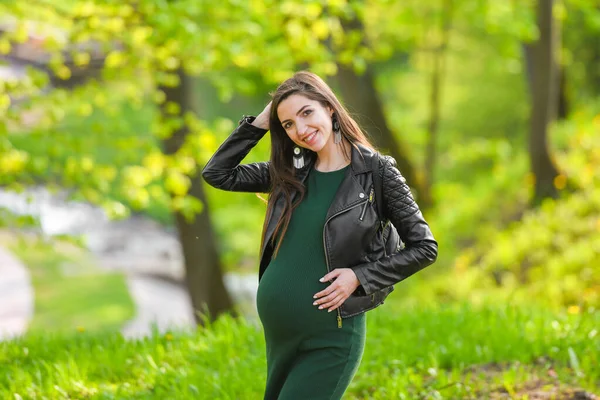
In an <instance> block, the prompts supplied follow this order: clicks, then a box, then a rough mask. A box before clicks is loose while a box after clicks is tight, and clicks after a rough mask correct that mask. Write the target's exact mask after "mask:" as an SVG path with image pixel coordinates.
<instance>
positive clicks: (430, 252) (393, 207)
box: [351, 156, 438, 295]
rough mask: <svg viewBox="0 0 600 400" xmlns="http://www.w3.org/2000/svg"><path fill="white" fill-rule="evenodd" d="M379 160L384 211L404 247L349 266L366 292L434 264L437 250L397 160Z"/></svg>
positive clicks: (383, 158)
mask: <svg viewBox="0 0 600 400" xmlns="http://www.w3.org/2000/svg"><path fill="white" fill-rule="evenodd" d="M382 161H383V162H385V163H387V165H386V167H385V169H384V168H383V165H382V164H380V169H379V174H380V175H381V174H383V177H382V178H383V179H382V185H383V190H382V191H383V193H382V196H383V212H384V214H385V216H386V217H387V218H389V220H390V222H391V223H392V224H394V226H395V227H396V229H397V230H398V234H399V235H400V239H402V241H403V242H404V243H405V247H404V248H403V249H402V250H400V251H399V252H397V253H394V254H390V255H387V256H385V257H382V258H380V259H379V260H376V261H373V262H368V263H364V264H359V265H356V266H353V267H351V268H352V270H353V271H354V273H355V274H356V277H357V278H358V280H359V281H360V284H361V286H362V287H363V289H364V291H365V292H366V294H367V295H369V294H371V293H374V292H376V291H378V290H381V289H383V288H385V287H388V286H391V285H394V284H396V283H398V282H400V281H402V280H404V279H406V278H408V277H409V276H411V275H413V274H414V273H416V272H418V271H420V270H422V269H423V268H425V267H427V266H428V265H431V264H433V263H434V262H435V260H436V259H437V252H438V244H437V242H436V240H435V239H434V237H433V234H432V233H431V230H430V229H429V225H428V224H427V222H426V221H425V219H424V218H423V214H422V213H421V211H420V210H419V206H418V205H417V203H416V202H415V200H414V199H413V196H412V194H411V192H410V188H409V187H408V185H407V184H406V179H405V178H404V177H403V176H402V174H401V173H400V171H398V169H397V168H396V161H395V160H394V159H393V158H391V157H389V156H386V157H382ZM384 171H385V173H384Z"/></svg>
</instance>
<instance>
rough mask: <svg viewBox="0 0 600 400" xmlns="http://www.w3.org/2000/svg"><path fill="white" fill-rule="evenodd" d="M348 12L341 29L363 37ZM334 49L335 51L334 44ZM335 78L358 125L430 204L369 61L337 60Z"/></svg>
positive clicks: (359, 24)
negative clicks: (389, 119) (388, 114)
mask: <svg viewBox="0 0 600 400" xmlns="http://www.w3.org/2000/svg"><path fill="white" fill-rule="evenodd" d="M351 15H352V17H350V18H349V19H343V20H342V29H343V30H344V31H345V33H346V35H349V36H351V35H355V36H359V37H361V38H363V39H366V38H365V36H364V34H363V32H364V29H365V28H364V25H363V23H362V22H361V20H360V18H359V17H358V16H357V15H356V14H354V13H353V14H351ZM362 45H363V46H369V44H368V43H367V42H366V40H363V43H362ZM334 51H336V50H335V48H334ZM352 61H354V60H352ZM357 69H362V71H357ZM335 78H336V81H337V86H338V87H339V89H340V91H341V93H342V97H343V99H344V102H345V104H346V106H348V108H349V109H350V110H351V112H352V113H353V114H355V115H356V117H357V118H358V120H359V121H360V125H361V127H362V128H363V129H364V130H365V131H366V132H367V133H368V134H369V136H370V137H372V138H373V139H374V142H375V143H374V144H375V145H376V146H377V147H379V148H381V149H382V150H384V151H385V152H388V153H389V154H390V155H391V156H392V157H394V158H395V159H396V162H397V163H398V168H399V169H400V171H402V174H403V175H404V177H405V178H406V181H407V183H408V185H409V186H411V187H413V188H414V190H415V196H416V197H417V198H418V199H419V204H420V205H421V207H423V208H427V207H428V206H431V204H432V202H433V201H432V198H431V194H430V192H429V191H427V190H426V188H425V187H424V186H423V183H422V181H421V180H419V179H418V178H417V176H418V175H417V173H416V169H415V167H414V165H413V163H412V161H411V159H412V157H411V155H410V152H409V151H408V149H407V148H406V145H404V144H403V143H402V140H401V139H398V138H397V137H396V136H395V135H394V133H393V132H392V131H391V129H390V127H389V125H388V123H387V121H386V117H385V114H384V111H383V107H382V103H381V100H380V97H379V94H378V92H377V89H376V87H375V77H374V70H373V64H371V63H367V64H363V65H362V67H358V68H356V67H355V66H354V65H353V63H350V64H349V63H344V62H343V61H338V66H337V74H336V76H335Z"/></svg>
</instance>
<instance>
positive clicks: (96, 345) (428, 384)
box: [0, 302, 600, 399]
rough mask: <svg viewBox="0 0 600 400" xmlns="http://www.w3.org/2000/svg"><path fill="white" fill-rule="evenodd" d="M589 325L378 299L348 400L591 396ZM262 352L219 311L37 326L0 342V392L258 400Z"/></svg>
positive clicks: (594, 332)
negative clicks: (163, 320) (162, 330)
mask: <svg viewBox="0 0 600 400" xmlns="http://www.w3.org/2000/svg"><path fill="white" fill-rule="evenodd" d="M599 326H600V314H599V313H598V312H597V311H595V310H593V309H589V310H576V311H574V310H571V312H570V313H569V312H550V311H547V310H545V309H542V308H535V307H516V306H511V305H506V304H494V305H486V306H480V307H473V306H471V305H468V304H455V305H446V306H441V305H440V306H438V307H427V308H412V309H411V308H402V307H399V306H396V305H395V304H394V302H391V304H387V303H386V305H384V306H382V307H379V308H378V309H376V310H373V311H370V312H369V313H368V326H367V329H368V339H367V347H366V350H365V354H364V357H363V361H362V364H361V366H360V368H359V370H358V373H357V375H356V376H355V378H354V380H353V382H352V384H351V386H350V388H349V390H348V392H347V396H346V398H348V399H392V398H403V399H417V398H423V399H435V398H454V399H456V398H461V399H462V398H473V399H478V398H496V397H497V398H501V396H506V395H509V396H510V398H527V397H525V396H526V394H529V395H530V394H531V393H533V391H544V392H546V393H555V395H556V396H558V393H559V392H560V393H562V394H563V395H564V394H565V393H567V392H571V393H573V392H575V391H576V390H586V391H588V392H592V393H593V392H596V393H598V387H599V386H600V369H599V368H598V365H599V364H600V340H598V337H599V336H598V334H599V333H598V327H599ZM264 351H265V347H264V339H263V333H262V330H261V329H260V327H258V326H256V325H254V324H252V323H250V322H248V321H247V320H234V319H232V318H229V317H222V318H221V319H219V320H218V321H217V322H216V323H214V324H209V325H208V326H207V327H205V328H200V329H198V330H197V331H196V332H179V331H173V332H169V333H166V334H157V333H155V334H154V335H153V336H151V337H148V338H145V339H137V340H126V339H124V338H123V337H122V336H121V335H120V334H117V333H90V332H83V333H82V332H77V331H75V330H74V331H73V332H71V333H68V334H43V335H42V334H41V333H39V332H38V333H34V334H28V335H27V336H25V337H23V338H20V339H16V340H13V341H9V342H4V343H0V397H1V398H38V397H41V396H44V397H46V398H98V399H115V398H128V399H130V398H131V399H147V398H156V399H164V398H174V399H187V398H194V399H258V398H261V395H262V390H263V386H264V380H265V367H266V365H265V360H264ZM530 398H531V397H530ZM561 398H563V397H561ZM567 398H570V397H567Z"/></svg>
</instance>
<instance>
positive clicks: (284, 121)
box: [281, 104, 310, 125]
mask: <svg viewBox="0 0 600 400" xmlns="http://www.w3.org/2000/svg"><path fill="white" fill-rule="evenodd" d="M309 106H310V104H307V105H305V106H302V108H301V109H299V110H298V112H297V113H296V115H298V114H300V113H301V112H302V110H304V109H305V108H306V107H309ZM287 121H289V119H286V120H283V121H281V124H282V125H283V124H284V123H286V122H287Z"/></svg>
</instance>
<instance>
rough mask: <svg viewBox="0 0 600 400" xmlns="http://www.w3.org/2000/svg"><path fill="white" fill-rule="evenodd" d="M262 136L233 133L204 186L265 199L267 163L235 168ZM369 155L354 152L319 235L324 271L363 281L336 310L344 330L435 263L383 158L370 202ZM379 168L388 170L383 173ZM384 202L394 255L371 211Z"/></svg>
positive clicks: (410, 203) (417, 214)
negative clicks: (396, 243)
mask: <svg viewBox="0 0 600 400" xmlns="http://www.w3.org/2000/svg"><path fill="white" fill-rule="evenodd" d="M266 132H267V131H266V130H264V129H261V128H258V127H255V126H253V125H251V124H250V123H248V122H244V123H242V124H241V125H240V126H238V127H237V128H236V129H235V130H234V131H233V133H231V135H230V136H229V137H228V138H227V139H226V140H225V141H224V142H223V144H221V146H220V147H219V148H218V150H217V151H216V152H215V154H214V155H213V156H212V157H211V159H210V160H209V161H208V163H207V164H206V166H205V168H204V170H203V171H202V176H203V178H204V179H205V180H206V182H208V184H210V185H211V186H213V187H215V188H218V189H223V190H229V191H239V192H260V193H268V192H270V189H271V179H270V173H269V165H270V162H258V163H250V164H243V165H240V163H241V161H242V160H243V159H244V158H245V157H246V155H247V154H248V153H249V152H250V150H251V149H252V148H253V147H254V146H255V145H256V144H257V143H258V141H259V140H260V139H261V138H262V137H263V136H264V135H265V133H266ZM373 154H374V153H373V150H371V149H369V148H367V147H365V146H362V145H360V144H357V145H356V146H352V159H351V163H350V166H351V167H350V168H348V169H347V171H346V175H345V177H344V179H343V181H342V183H341V184H340V188H339V189H338V191H337V194H336V196H335V198H334V199H333V201H332V204H331V206H330V208H329V211H328V213H327V218H326V222H325V226H324V228H323V246H324V247H325V257H326V262H327V266H328V270H329V271H331V270H333V269H335V268H351V269H352V270H353V271H354V272H355V274H356V276H357V278H358V280H359V281H360V286H359V288H358V289H357V290H356V291H355V292H354V293H353V294H352V295H351V296H350V297H348V298H347V299H346V301H345V302H344V304H342V306H341V307H340V308H338V326H341V318H347V317H351V316H354V315H357V314H360V313H363V312H365V311H367V310H370V309H373V308H375V307H377V306H378V305H380V304H383V301H384V299H385V298H386V297H387V296H388V294H389V293H390V292H391V291H392V290H393V289H394V288H393V285H394V284H396V283H398V282H400V281H402V280H404V279H406V278H408V277H409V276H411V275H412V274H414V273H415V272H417V271H420V270H421V269H423V268H425V267H426V266H428V265H430V264H432V263H433V262H435V260H436V258H437V249H438V245H437V242H436V241H435V239H434V237H433V235H432V233H431V230H430V229H429V225H428V224H427V222H425V220H424V219H423V215H422V214H421V211H420V210H419V207H418V206H417V203H415V201H414V199H413V197H412V195H411V192H410V189H409V187H408V186H407V185H406V180H405V179H404V177H403V176H402V175H401V174H400V172H399V171H398V169H397V168H396V162H395V160H394V159H393V158H392V157H389V156H382V157H380V163H379V171H377V173H379V174H380V176H381V179H382V184H383V185H382V186H383V199H376V200H375V199H373V196H370V194H371V190H372V189H373V175H372V173H373V171H372V168H371V165H372V164H371V157H372V156H373ZM314 159H315V158H314V157H313V158H312V159H310V160H308V162H307V164H306V165H305V167H304V168H303V169H300V170H298V175H297V176H298V177H299V178H300V179H301V180H302V182H304V180H305V179H306V177H307V176H308V172H309V170H310V168H311V167H312V165H313V163H314ZM384 163H387V165H386V166H385V168H384ZM384 171H385V174H384ZM282 200H283V199H282V198H279V199H275V200H274V201H275V202H276V203H275V207H274V208H273V213H272V215H270V216H269V217H268V218H269V221H268V225H267V231H266V240H265V241H264V244H263V248H261V251H260V268H259V281H260V278H261V277H262V275H263V273H264V272H265V269H266V268H267V266H268V265H269V262H270V261H271V256H272V253H273V250H274V249H273V246H272V245H271V243H270V238H271V236H272V235H273V232H274V230H275V225H276V223H277V221H278V219H279V218H280V217H281V214H282V212H283V201H282ZM381 200H383V213H384V215H385V217H387V218H389V220H390V222H391V223H392V224H394V226H395V227H396V229H397V230H398V233H399V235H400V238H401V239H402V241H403V242H404V244H405V247H404V248H403V249H402V250H400V251H398V252H396V253H394V254H385V247H384V245H385V243H384V242H383V238H382V233H381V225H380V223H379V220H378V217H377V208H376V204H374V202H375V201H381ZM324 272H325V271H324Z"/></svg>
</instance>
